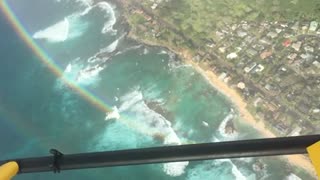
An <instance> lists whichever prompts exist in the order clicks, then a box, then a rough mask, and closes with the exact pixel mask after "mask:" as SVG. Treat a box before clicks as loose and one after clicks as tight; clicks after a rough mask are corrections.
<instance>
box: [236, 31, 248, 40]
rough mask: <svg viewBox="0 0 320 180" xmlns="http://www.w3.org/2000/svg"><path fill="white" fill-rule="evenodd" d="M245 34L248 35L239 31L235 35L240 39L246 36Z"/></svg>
mask: <svg viewBox="0 0 320 180" xmlns="http://www.w3.org/2000/svg"><path fill="white" fill-rule="evenodd" d="M247 34H248V33H246V32H244V31H241V30H239V31H237V35H238V36H239V37H241V38H243V37H245V36H247Z"/></svg>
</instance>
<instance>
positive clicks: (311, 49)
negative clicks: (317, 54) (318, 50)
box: [304, 46, 314, 52]
mask: <svg viewBox="0 0 320 180" xmlns="http://www.w3.org/2000/svg"><path fill="white" fill-rule="evenodd" d="M304 50H305V51H307V52H313V51H314V49H313V47H311V46H306V47H304Z"/></svg>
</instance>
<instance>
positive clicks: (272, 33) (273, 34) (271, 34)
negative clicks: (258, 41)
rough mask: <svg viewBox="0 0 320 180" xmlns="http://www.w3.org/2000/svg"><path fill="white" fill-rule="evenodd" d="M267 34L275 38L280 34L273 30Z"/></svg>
mask: <svg viewBox="0 0 320 180" xmlns="http://www.w3.org/2000/svg"><path fill="white" fill-rule="evenodd" d="M267 36H268V37H271V38H272V39H274V38H276V37H277V36H278V34H277V33H275V32H273V31H271V32H269V33H268V34H267Z"/></svg>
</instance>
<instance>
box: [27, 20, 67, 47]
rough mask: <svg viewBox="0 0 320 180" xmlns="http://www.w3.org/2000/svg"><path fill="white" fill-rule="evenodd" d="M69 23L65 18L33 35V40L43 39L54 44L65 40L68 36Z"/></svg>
mask: <svg viewBox="0 0 320 180" xmlns="http://www.w3.org/2000/svg"><path fill="white" fill-rule="evenodd" d="M69 26H70V25H69V21H68V19H67V18H64V20H62V21H60V22H57V23H56V24H54V25H52V26H49V27H47V28H45V29H43V30H40V31H37V32H36V33H34V34H33V36H32V37H33V38H34V39H44V40H46V41H48V42H52V43H56V42H63V41H65V40H67V38H68V34H69Z"/></svg>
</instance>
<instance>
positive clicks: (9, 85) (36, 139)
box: [0, 0, 311, 180]
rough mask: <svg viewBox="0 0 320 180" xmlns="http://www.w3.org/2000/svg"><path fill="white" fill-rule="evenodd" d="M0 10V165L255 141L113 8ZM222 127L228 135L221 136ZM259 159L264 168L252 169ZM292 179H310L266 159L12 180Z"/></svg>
mask: <svg viewBox="0 0 320 180" xmlns="http://www.w3.org/2000/svg"><path fill="white" fill-rule="evenodd" d="M5 6H6V7H5ZM2 10H3V12H5V11H4V10H6V13H2V14H1V17H0V19H1V24H0V27H1V35H2V36H1V41H0V52H1V53H0V57H1V61H0V69H1V70H0V82H1V86H0V133H1V136H0V142H1V143H3V144H4V145H3V146H0V147H1V148H0V159H7V158H19V157H32V156H44V155H48V150H49V149H50V148H56V149H59V150H60V151H62V152H63V153H65V154H70V153H81V152H93V151H106V150H118V149H128V148H142V147H153V146H163V145H180V144H189V143H204V142H220V141H230V140H239V139H251V138H252V137H254V138H259V137H261V135H259V133H258V132H257V131H256V130H255V129H254V128H253V127H250V126H249V125H247V124H246V123H244V122H243V121H242V120H241V118H240V117H239V116H238V114H237V111H236V108H234V107H233V105H232V103H231V102H230V100H229V99H227V98H226V97H224V96H223V95H222V94H221V93H220V92H219V91H217V90H216V89H214V88H213V87H212V86H211V85H210V84H209V83H208V82H207V81H206V80H205V78H203V77H202V76H201V75H200V74H199V73H197V72H196V71H195V70H194V69H193V68H192V67H191V66H187V65H185V64H184V63H183V62H182V61H181V60H180V59H179V58H178V57H177V56H176V55H175V54H173V53H172V52H170V51H168V50H167V49H165V48H162V47H150V46H147V45H144V44H140V43H137V42H134V41H132V40H130V39H128V38H126V36H125V35H126V33H127V28H126V27H125V26H124V25H122V24H121V23H119V22H118V19H119V17H120V16H121V11H120V10H119V8H118V7H117V5H116V4H115V3H112V2H109V1H108V2H105V1H102V2H99V3H94V2H93V1H90V0H65V1H63V0H29V1H19V0H7V1H5V3H4V4H2ZM10 14H11V15H13V16H15V17H16V18H13V19H11V22H9V21H8V20H7V19H6V18H5V16H4V15H7V16H10ZM12 25H13V26H12ZM70 84H71V85H70ZM106 112H109V113H107V114H106ZM230 120H231V121H232V122H233V123H234V126H235V127H236V132H235V133H232V134H227V133H226V132H225V126H226V124H227V123H228V122H229V121H230ZM8 137H10V138H9V139H8ZM259 162H262V164H265V168H264V169H263V170H261V171H254V170H253V165H254V164H257V163H259ZM294 174H296V175H297V176H299V177H300V178H301V179H311V177H310V176H308V175H306V173H305V172H303V171H301V170H299V169H297V168H293V167H291V166H290V165H288V164H287V163H285V162H284V161H281V160H279V159H278V158H275V157H269V158H259V159H258V158H245V159H233V160H228V159H226V160H216V161H201V162H181V163H167V164H153V165H140V166H125V167H114V168H100V169H90V170H76V171H64V172H62V173H60V174H53V173H39V174H26V175H19V176H18V177H17V178H16V179H27V180H28V179H49V180H50V179H79V180H81V179H137V180H138V179H139V180H140V179H155V180H158V179H174V180H178V179H188V180H198V179H199V180H200V179H201V180H203V179H221V180H233V179H235V180H243V179H248V180H254V179H272V180H275V179H279V180H282V179H290V178H291V179H294V178H295V176H296V175H294Z"/></svg>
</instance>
